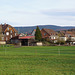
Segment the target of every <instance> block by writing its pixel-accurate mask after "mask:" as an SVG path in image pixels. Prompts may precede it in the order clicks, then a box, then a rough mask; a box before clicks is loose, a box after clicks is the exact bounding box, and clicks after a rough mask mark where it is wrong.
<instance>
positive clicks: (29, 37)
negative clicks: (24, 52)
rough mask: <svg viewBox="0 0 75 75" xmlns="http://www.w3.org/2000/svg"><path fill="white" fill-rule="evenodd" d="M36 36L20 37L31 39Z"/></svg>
mask: <svg viewBox="0 0 75 75" xmlns="http://www.w3.org/2000/svg"><path fill="white" fill-rule="evenodd" d="M34 37H35V36H25V37H19V39H31V38H34Z"/></svg>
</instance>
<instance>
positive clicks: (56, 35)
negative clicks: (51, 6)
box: [0, 24, 75, 46]
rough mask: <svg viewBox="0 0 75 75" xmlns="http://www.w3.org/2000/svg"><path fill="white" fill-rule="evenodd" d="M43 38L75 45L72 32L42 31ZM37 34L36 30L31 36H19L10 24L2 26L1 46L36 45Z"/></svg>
mask: <svg viewBox="0 0 75 75" xmlns="http://www.w3.org/2000/svg"><path fill="white" fill-rule="evenodd" d="M40 31H41V35H42V38H43V39H45V38H48V39H50V40H52V41H53V42H54V43H56V42H57V41H58V40H63V41H67V40H68V41H70V43H72V44H75V33H74V32H71V31H59V32H56V31H54V30H52V29H45V28H43V29H41V30H40ZM35 32H36V29H34V30H33V31H32V32H31V35H28V36H27V35H25V34H23V33H21V34H18V31H17V30H16V29H15V28H14V27H12V26H11V25H8V24H1V25H0V44H6V43H12V44H19V45H24V46H29V45H35V43H34V42H35Z"/></svg>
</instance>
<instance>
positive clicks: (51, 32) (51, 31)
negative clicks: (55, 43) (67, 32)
mask: <svg viewBox="0 0 75 75" xmlns="http://www.w3.org/2000/svg"><path fill="white" fill-rule="evenodd" d="M43 30H44V31H45V32H46V33H48V34H49V35H51V34H56V32H55V31H54V30H52V29H45V28H44V29H43Z"/></svg>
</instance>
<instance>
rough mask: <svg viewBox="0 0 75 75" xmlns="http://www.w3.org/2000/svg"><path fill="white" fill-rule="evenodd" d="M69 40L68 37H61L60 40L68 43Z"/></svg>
mask: <svg viewBox="0 0 75 75" xmlns="http://www.w3.org/2000/svg"><path fill="white" fill-rule="evenodd" d="M67 39H68V38H67V37H66V36H60V37H59V40H62V41H67Z"/></svg>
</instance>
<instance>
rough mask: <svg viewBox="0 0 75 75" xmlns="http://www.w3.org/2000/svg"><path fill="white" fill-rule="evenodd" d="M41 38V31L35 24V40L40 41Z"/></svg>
mask: <svg viewBox="0 0 75 75" xmlns="http://www.w3.org/2000/svg"><path fill="white" fill-rule="evenodd" d="M41 39H42V36H41V32H40V29H39V27H38V26H37V28H36V32H35V40H38V41H41Z"/></svg>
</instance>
